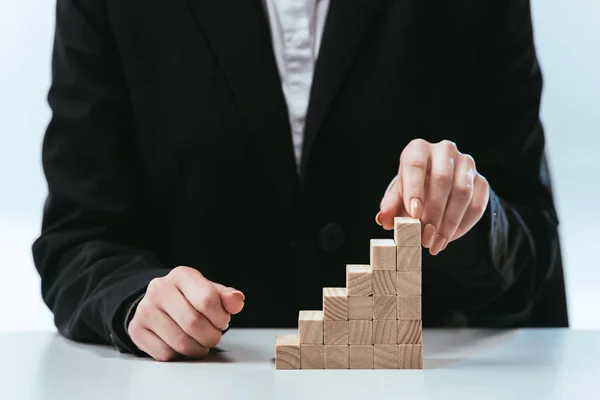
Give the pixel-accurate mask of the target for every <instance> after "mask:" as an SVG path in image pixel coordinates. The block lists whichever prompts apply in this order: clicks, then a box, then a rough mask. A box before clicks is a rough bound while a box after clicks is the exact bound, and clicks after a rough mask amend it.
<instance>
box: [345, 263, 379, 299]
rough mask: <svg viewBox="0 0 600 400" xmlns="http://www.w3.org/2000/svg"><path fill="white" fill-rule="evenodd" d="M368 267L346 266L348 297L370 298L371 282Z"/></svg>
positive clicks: (369, 268) (370, 270)
mask: <svg viewBox="0 0 600 400" xmlns="http://www.w3.org/2000/svg"><path fill="white" fill-rule="evenodd" d="M371 272H372V269H371V266H370V265H347V266H346V289H348V296H370V295H372V294H373V282H372V277H371Z"/></svg>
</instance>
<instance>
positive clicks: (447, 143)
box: [439, 139, 458, 152]
mask: <svg viewBox="0 0 600 400" xmlns="http://www.w3.org/2000/svg"><path fill="white" fill-rule="evenodd" d="M439 145H440V146H441V147H443V148H444V149H445V150H446V151H450V152H457V151H458V147H456V143H454V142H453V141H451V140H447V139H444V140H442V141H441V142H439Z"/></svg>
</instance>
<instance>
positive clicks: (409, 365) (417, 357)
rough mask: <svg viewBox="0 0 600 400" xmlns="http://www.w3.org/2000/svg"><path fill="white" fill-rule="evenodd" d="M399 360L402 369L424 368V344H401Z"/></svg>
mask: <svg viewBox="0 0 600 400" xmlns="http://www.w3.org/2000/svg"><path fill="white" fill-rule="evenodd" d="M398 360H399V368H400V369H423V345H420V344H399V345H398Z"/></svg>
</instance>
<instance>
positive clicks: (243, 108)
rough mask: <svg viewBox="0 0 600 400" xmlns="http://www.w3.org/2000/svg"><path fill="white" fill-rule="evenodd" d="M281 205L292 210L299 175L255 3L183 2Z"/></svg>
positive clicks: (230, 0)
mask: <svg viewBox="0 0 600 400" xmlns="http://www.w3.org/2000/svg"><path fill="white" fill-rule="evenodd" d="M187 1H188V3H189V6H190V9H191V11H192V13H193V15H194V17H195V19H196V22H197V23H198V25H199V27H200V29H201V31H202V33H203V34H204V36H205V37H206V39H207V40H208V42H209V43H210V46H211V48H212V51H213V52H214V54H215V56H216V58H217V60H218V62H219V63H220V65H221V67H222V69H223V72H224V74H225V78H226V80H227V82H228V84H229V87H230V89H231V91H232V94H233V97H234V99H235V101H236V103H237V105H238V107H239V110H240V112H241V114H242V116H243V118H245V122H246V123H247V125H248V127H249V128H250V132H251V134H252V136H253V138H254V140H255V143H256V145H257V148H258V150H259V152H260V153H261V156H262V157H263V160H265V165H266V167H267V169H268V170H269V171H270V174H271V175H272V177H273V180H274V182H275V183H276V185H277V186H278V188H279V190H280V193H281V195H282V197H283V200H284V201H285V202H287V204H288V205H289V206H290V207H291V208H290V210H293V209H294V206H295V199H296V191H297V186H298V174H297V172H296V163H295V161H294V151H293V145H292V139H291V130H290V126H289V119H288V111H287V107H286V103H285V98H284V96H283V92H282V89H281V82H280V78H279V72H278V70H277V64H276V61H275V56H274V54H273V48H272V43H271V36H270V32H269V26H268V20H267V17H266V14H265V11H264V9H263V7H262V5H261V4H260V1H259V0H212V1H209V0H187Z"/></svg>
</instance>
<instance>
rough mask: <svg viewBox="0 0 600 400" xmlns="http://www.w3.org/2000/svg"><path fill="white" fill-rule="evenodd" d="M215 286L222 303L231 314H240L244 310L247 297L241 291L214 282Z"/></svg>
mask: <svg viewBox="0 0 600 400" xmlns="http://www.w3.org/2000/svg"><path fill="white" fill-rule="evenodd" d="M213 285H215V287H216V288H217V290H218V291H219V294H220V296H221V303H223V306H224V307H225V310H226V311H227V312H228V313H229V314H238V313H239V312H240V311H242V309H243V308H244V300H245V299H246V296H245V295H244V293H242V292H241V291H239V290H237V289H234V288H232V287H227V286H223V285H221V284H220V283H215V282H213Z"/></svg>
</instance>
